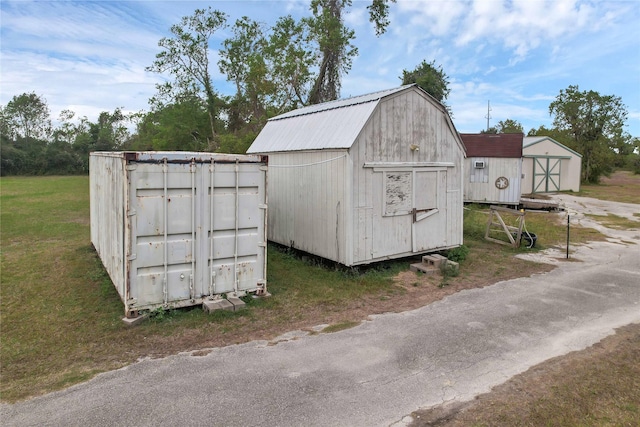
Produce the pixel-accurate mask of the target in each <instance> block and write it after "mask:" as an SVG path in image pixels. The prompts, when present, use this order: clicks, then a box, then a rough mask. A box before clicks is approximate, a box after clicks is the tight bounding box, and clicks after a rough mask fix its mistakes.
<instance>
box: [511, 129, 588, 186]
mask: <svg viewBox="0 0 640 427" xmlns="http://www.w3.org/2000/svg"><path fill="white" fill-rule="evenodd" d="M522 156H523V163H522V193H523V194H532V193H552V192H555V191H580V178H581V173H582V155H581V154H580V153H577V152H575V151H573V150H572V149H571V148H569V147H567V146H565V145H563V144H561V143H559V142H558V141H556V140H554V139H553V138H550V137H548V136H527V137H525V138H524V141H523V145H522Z"/></svg>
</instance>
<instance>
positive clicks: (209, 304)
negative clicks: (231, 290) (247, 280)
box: [202, 299, 234, 313]
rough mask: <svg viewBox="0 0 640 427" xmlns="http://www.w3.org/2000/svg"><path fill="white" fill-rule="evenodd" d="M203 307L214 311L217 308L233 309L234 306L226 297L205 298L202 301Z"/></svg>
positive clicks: (211, 311)
mask: <svg viewBox="0 0 640 427" xmlns="http://www.w3.org/2000/svg"><path fill="white" fill-rule="evenodd" d="M202 309H203V310H204V311H206V312H207V313H213V312H214V311H216V310H227V311H233V310H234V306H233V304H231V303H230V302H229V301H227V300H226V299H216V300H205V301H203V302H202Z"/></svg>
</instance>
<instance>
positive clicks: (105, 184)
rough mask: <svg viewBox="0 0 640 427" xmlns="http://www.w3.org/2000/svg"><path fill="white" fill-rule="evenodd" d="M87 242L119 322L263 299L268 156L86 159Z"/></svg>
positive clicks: (104, 155)
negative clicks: (111, 291) (232, 299)
mask: <svg viewBox="0 0 640 427" xmlns="http://www.w3.org/2000/svg"><path fill="white" fill-rule="evenodd" d="M89 169H90V173H89V175H90V200H91V242H92V244H93V246H94V247H95V249H96V251H97V253H98V255H99V257H100V259H101V261H102V263H103V264H104V266H105V269H106V271H107V272H108V274H109V277H110V278H111V280H112V282H113V284H114V286H115V288H116V289H117V291H118V293H119V294H120V297H121V299H122V301H123V303H124V308H125V316H126V317H129V318H131V317H136V316H138V315H139V314H140V313H141V312H145V311H148V310H154V309H157V308H178V307H187V306H194V305H198V304H202V303H203V302H204V301H206V300H207V299H216V298H221V297H222V296H238V297H241V296H244V295H247V294H249V293H254V294H257V295H266V292H267V282H266V278H267V275H266V269H267V237H266V221H267V213H266V211H267V193H266V179H267V178H266V173H267V157H266V156H258V155H232V154H214V153H193V152H94V153H91V155H90V163H89Z"/></svg>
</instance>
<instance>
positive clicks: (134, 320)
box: [122, 314, 149, 326]
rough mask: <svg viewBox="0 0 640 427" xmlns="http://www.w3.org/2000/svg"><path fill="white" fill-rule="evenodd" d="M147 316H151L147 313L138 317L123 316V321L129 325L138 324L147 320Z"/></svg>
mask: <svg viewBox="0 0 640 427" xmlns="http://www.w3.org/2000/svg"><path fill="white" fill-rule="evenodd" d="M147 317H149V316H148V315H146V314H143V315H141V316H136V317H123V318H122V321H123V322H124V324H125V325H127V326H137V325H139V324H140V323H142V322H144V321H145V320H147Z"/></svg>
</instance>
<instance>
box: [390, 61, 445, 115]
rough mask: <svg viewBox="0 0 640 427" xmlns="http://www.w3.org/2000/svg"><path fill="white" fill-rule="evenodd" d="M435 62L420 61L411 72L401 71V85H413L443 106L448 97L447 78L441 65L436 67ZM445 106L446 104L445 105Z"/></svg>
mask: <svg viewBox="0 0 640 427" xmlns="http://www.w3.org/2000/svg"><path fill="white" fill-rule="evenodd" d="M435 64H436V62H435V60H434V61H431V62H427V61H424V60H423V61H422V62H421V63H420V64H419V65H418V66H417V67H416V68H415V69H414V70H413V71H407V70H402V77H400V78H401V79H402V84H403V85H408V84H412V83H415V84H417V85H418V86H420V87H421V88H422V89H424V90H425V92H427V93H428V94H429V95H431V96H433V97H434V98H435V99H437V100H438V101H439V102H441V103H442V104H445V101H446V100H447V97H448V96H449V92H451V89H449V77H448V76H447V75H446V73H445V72H444V70H443V69H442V66H441V65H438V66H436V65H435ZM445 105H446V104H445Z"/></svg>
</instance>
